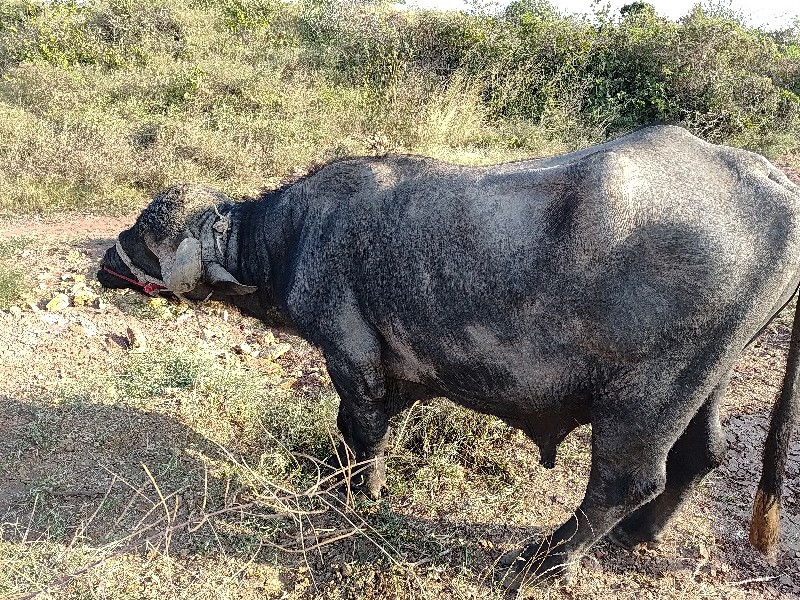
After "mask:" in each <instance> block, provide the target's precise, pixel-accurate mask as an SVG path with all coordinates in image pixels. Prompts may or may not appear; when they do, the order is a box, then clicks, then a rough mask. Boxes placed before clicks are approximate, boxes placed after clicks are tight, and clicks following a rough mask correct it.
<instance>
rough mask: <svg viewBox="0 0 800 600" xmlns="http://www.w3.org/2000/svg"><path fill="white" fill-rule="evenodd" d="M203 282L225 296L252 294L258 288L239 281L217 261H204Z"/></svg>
mask: <svg viewBox="0 0 800 600" xmlns="http://www.w3.org/2000/svg"><path fill="white" fill-rule="evenodd" d="M205 282H206V284H207V285H210V286H211V287H212V288H213V289H214V291H215V292H219V293H220V294H223V295H226V296H244V295H245V294H252V293H253V292H255V291H256V290H257V289H258V288H257V287H255V286H252V285H244V284H242V283H239V282H238V281H237V280H236V278H235V277H234V276H233V275H231V274H230V273H228V271H226V270H225V268H224V267H223V266H222V265H220V264H219V263H217V262H209V263H206V277H205Z"/></svg>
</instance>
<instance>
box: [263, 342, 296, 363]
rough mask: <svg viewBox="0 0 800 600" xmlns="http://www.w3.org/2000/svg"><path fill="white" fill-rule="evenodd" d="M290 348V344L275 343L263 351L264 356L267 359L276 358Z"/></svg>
mask: <svg viewBox="0 0 800 600" xmlns="http://www.w3.org/2000/svg"><path fill="white" fill-rule="evenodd" d="M291 349H292V346H291V344H286V343H282V344H275V345H274V346H271V347H269V348H267V350H266V351H265V356H266V358H268V359H269V360H277V359H279V358H280V357H281V356H283V355H284V354H286V353H287V352H288V351H289V350H291Z"/></svg>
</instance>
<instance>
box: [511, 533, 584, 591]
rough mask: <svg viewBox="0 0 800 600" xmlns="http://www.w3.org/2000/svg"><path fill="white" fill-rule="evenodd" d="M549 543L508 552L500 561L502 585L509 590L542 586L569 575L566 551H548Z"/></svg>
mask: <svg viewBox="0 0 800 600" xmlns="http://www.w3.org/2000/svg"><path fill="white" fill-rule="evenodd" d="M546 548H547V545H546V544H544V543H541V544H531V545H530V546H527V547H526V548H525V549H524V550H522V551H521V552H519V551H512V552H507V553H506V554H504V555H503V556H501V557H500V559H499V561H498V569H499V571H500V572H499V573H498V578H499V580H500V585H501V586H503V587H504V588H505V589H506V590H508V591H509V592H516V591H519V590H521V589H524V588H528V587H534V586H542V585H547V584H551V583H553V582H554V581H555V580H557V579H560V578H562V577H565V576H568V575H569V569H568V567H569V563H568V560H567V558H568V557H567V554H566V553H565V552H555V551H554V552H547V551H546Z"/></svg>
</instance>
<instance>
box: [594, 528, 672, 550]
mask: <svg viewBox="0 0 800 600" xmlns="http://www.w3.org/2000/svg"><path fill="white" fill-rule="evenodd" d="M606 539H607V540H608V541H609V542H611V544H612V545H614V546H616V547H617V548H622V549H623V550H628V551H629V552H633V551H634V550H636V549H637V548H640V547H642V546H647V547H648V548H657V547H658V546H660V545H661V538H660V537H659V536H654V535H649V534H644V533H641V532H629V531H626V530H625V529H624V528H623V527H620V526H618V527H615V528H614V529H612V530H611V531H609V532H608V533H607V534H606Z"/></svg>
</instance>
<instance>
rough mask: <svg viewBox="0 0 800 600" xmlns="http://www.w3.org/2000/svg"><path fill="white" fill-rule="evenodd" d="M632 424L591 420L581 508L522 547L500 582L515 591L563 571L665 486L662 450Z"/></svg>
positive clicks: (665, 451) (664, 453)
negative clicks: (628, 428) (624, 425)
mask: <svg viewBox="0 0 800 600" xmlns="http://www.w3.org/2000/svg"><path fill="white" fill-rule="evenodd" d="M633 422H635V421H633ZM636 429H637V431H629V432H628V433H629V434H632V435H622V433H623V432H622V431H621V430H620V426H619V423H618V422H617V423H614V422H613V421H611V420H608V421H604V420H600V421H595V422H593V423H592V467H591V472H590V474H589V484H588V486H587V487H586V494H585V495H584V498H583V501H582V502H581V505H580V507H579V508H578V510H577V511H576V512H575V514H574V515H573V516H572V517H571V518H570V519H569V520H568V521H567V522H566V523H564V524H563V525H562V526H561V527H559V528H558V529H557V530H556V531H555V532H553V533H552V534H551V535H549V536H547V537H546V538H545V539H544V540H542V541H539V542H536V543H533V544H530V545H528V546H526V547H525V548H523V550H522V551H521V552H520V553H519V554H518V555H517V557H516V559H515V560H514V561H513V563H512V564H511V568H510V569H509V570H508V571H507V573H506V574H505V576H504V577H503V580H502V585H503V586H504V587H506V588H508V589H511V590H516V589H519V587H520V586H522V585H528V584H532V583H538V582H540V581H544V580H547V579H552V578H555V577H558V576H560V575H563V574H564V573H565V572H566V571H567V569H568V567H569V564H570V563H571V562H572V561H574V560H577V559H578V558H580V557H581V556H582V555H583V554H584V553H585V552H586V551H587V550H588V549H589V548H590V547H591V546H592V545H593V544H594V543H595V542H597V540H599V539H600V538H602V537H603V536H604V535H605V534H606V533H607V532H608V531H610V530H611V528H612V527H614V526H615V525H616V524H617V523H618V522H619V521H620V520H621V519H623V518H624V517H625V516H626V515H628V514H629V513H630V512H631V511H632V510H634V509H635V508H637V507H639V506H641V505H642V504H644V503H645V502H648V501H649V500H651V499H653V498H654V497H656V496H657V495H658V494H660V493H661V492H662V491H663V490H664V486H665V484H666V458H667V450H666V449H664V448H661V447H659V445H652V444H648V443H647V441H646V437H645V436H646V434H647V432H645V431H643V430H642V429H640V428H638V427H637V428H636ZM672 441H673V440H670V441H669V445H671V444H672ZM669 445H668V446H667V448H668V447H669ZM631 456H635V457H637V460H636V462H635V463H633V462H632V461H631V460H630V457H631Z"/></svg>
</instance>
